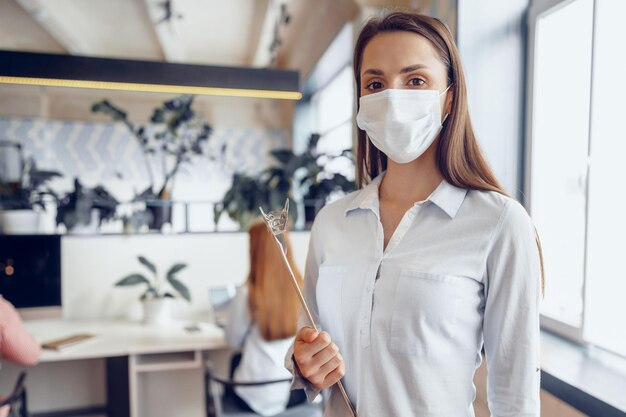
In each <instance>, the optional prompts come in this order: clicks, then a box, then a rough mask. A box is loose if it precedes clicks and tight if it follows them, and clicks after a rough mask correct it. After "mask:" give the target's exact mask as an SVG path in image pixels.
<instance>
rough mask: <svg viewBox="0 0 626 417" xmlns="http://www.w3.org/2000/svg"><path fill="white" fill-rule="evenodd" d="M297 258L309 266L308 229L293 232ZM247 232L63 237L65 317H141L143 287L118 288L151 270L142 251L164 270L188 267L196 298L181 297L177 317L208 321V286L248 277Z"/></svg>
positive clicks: (186, 271) (301, 264)
mask: <svg viewBox="0 0 626 417" xmlns="http://www.w3.org/2000/svg"><path fill="white" fill-rule="evenodd" d="M290 239H291V242H292V247H293V251H294V255H295V260H296V263H297V265H298V266H299V267H300V269H301V270H302V271H303V270H304V264H305V260H306V254H307V250H308V241H309V233H308V232H292V233H291V234H290ZM248 248H249V246H248V234H247V233H208V234H182V235H163V234H154V235H153V234H149V235H128V236H125V235H112V236H106V235H101V236H86V237H79V236H64V237H63V238H62V240H61V274H62V277H63V279H62V287H63V288H62V304H63V317H64V318H67V319H97V318H130V319H135V320H138V319H140V318H141V305H140V303H139V300H138V299H139V295H140V294H141V293H142V291H143V289H144V288H143V286H137V287H114V284H115V282H117V281H118V280H120V279H121V278H122V277H124V276H126V275H128V274H131V273H134V272H140V273H145V274H146V275H147V276H149V275H150V272H149V271H148V270H146V268H145V267H144V266H143V265H141V264H140V263H139V262H138V261H137V255H143V256H145V257H146V258H147V259H149V260H150V261H152V262H153V263H154V264H155V265H156V267H157V269H158V271H159V272H160V273H161V274H164V273H165V272H166V271H167V270H168V269H169V268H170V267H171V266H172V265H173V264H174V263H177V262H182V263H186V264H188V267H187V268H186V269H184V270H183V271H181V272H180V273H179V274H178V278H179V279H180V280H181V281H182V282H184V283H185V284H186V285H187V286H188V287H189V290H190V291H191V297H192V301H191V304H187V303H186V302H185V301H184V300H177V302H176V307H175V309H174V315H175V317H178V318H193V319H203V318H204V319H208V314H209V300H208V289H209V288H210V287H212V286H219V285H224V284H230V283H232V284H240V283H242V282H244V281H245V279H246V277H247V274H248V268H249V266H248V265H249V256H248V250H249V249H248Z"/></svg>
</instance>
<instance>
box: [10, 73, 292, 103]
mask: <svg viewBox="0 0 626 417" xmlns="http://www.w3.org/2000/svg"><path fill="white" fill-rule="evenodd" d="M0 84H19V85H38V86H46V87H72V88H93V89H99V90H124V91H142V92H147V93H174V94H196V95H208V96H228V97H250V98H273V99H280V100H300V99H301V98H302V93H300V92H299V91H276V90H247V89H239V88H218V87H196V86H186V85H166V84H137V83H121V82H110V81H84V80H63V79H55V78H29V77H6V76H0Z"/></svg>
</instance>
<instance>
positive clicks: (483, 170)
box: [353, 12, 544, 294]
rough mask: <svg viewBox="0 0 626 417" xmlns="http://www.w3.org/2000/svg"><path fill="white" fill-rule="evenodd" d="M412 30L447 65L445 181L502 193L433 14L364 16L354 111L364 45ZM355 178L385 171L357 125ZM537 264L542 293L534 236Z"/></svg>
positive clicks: (440, 160)
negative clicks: (379, 37) (386, 34)
mask: <svg viewBox="0 0 626 417" xmlns="http://www.w3.org/2000/svg"><path fill="white" fill-rule="evenodd" d="M398 31H403V32H413V33H416V34H418V35H420V36H423V37H424V38H426V39H428V40H429V41H430V43H431V44H432V45H433V46H434V48H435V50H436V52H437V54H438V56H439V59H440V61H441V62H442V63H443V64H444V65H445V66H446V68H447V76H448V80H447V81H448V82H447V84H448V85H449V86H450V90H451V91H452V93H453V95H452V108H451V110H450V114H449V115H448V117H447V119H446V122H445V123H444V125H443V128H442V129H441V133H440V134H439V144H438V149H437V166H438V167H439V170H440V171H441V174H442V175H443V177H444V179H445V180H446V181H448V182H449V183H450V184H452V185H455V186H457V187H460V188H466V189H471V190H483V191H495V192H497V193H500V194H503V195H507V196H508V194H507V193H506V191H504V187H503V186H502V184H501V183H500V181H498V179H497V178H496V176H495V174H494V173H493V170H492V169H491V167H490V166H489V163H488V162H487V160H486V159H485V157H484V156H483V153H482V151H481V149H480V146H479V145H478V141H477V140H476V135H475V134H474V129H473V128H472V122H471V120H470V117H469V110H468V104H467V90H466V84H465V75H464V74H463V68H462V66H461V56H460V54H459V51H458V50H457V48H456V45H455V43H454V38H453V36H452V34H451V33H450V31H449V30H448V28H447V27H446V26H445V25H444V24H443V23H442V22H441V21H440V20H439V19H436V18H434V17H430V16H424V15H418V14H411V13H403V12H395V13H391V14H389V15H387V16H384V17H382V18H373V19H370V20H369V21H368V22H367V23H366V24H365V26H364V27H363V29H362V30H361V33H360V34H359V37H358V39H357V41H356V45H355V47H354V59H353V66H354V78H355V80H356V96H357V110H358V108H359V98H360V97H361V61H362V58H363V51H364V50H365V47H366V46H367V44H368V43H369V42H370V41H371V40H372V39H373V38H374V37H375V36H376V35H377V34H379V33H384V32H398ZM356 153H357V156H356V180H357V186H358V187H363V186H365V185H366V184H367V183H369V182H370V181H371V180H372V179H373V178H375V177H376V176H378V175H379V174H380V173H381V172H382V171H384V170H386V169H387V155H385V154H384V153H382V152H381V151H379V150H378V149H377V148H376V147H375V146H374V145H373V144H372V142H371V141H370V140H369V139H368V138H367V134H366V133H365V131H364V130H361V129H359V128H358V127H357V152H356ZM536 241H537V249H538V250H539V258H540V263H541V292H542V294H543V292H544V279H543V275H544V271H543V253H542V250H541V243H540V241H539V237H538V236H536Z"/></svg>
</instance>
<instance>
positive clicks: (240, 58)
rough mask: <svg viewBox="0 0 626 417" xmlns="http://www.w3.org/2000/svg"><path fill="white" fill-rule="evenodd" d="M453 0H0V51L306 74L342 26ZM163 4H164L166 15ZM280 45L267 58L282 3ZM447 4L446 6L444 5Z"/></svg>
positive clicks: (428, 7) (423, 8) (303, 77)
mask: <svg viewBox="0 0 626 417" xmlns="http://www.w3.org/2000/svg"><path fill="white" fill-rule="evenodd" d="M452 2H453V0H438V1H435V0H432V1H431V0H170V1H167V0H80V1H77V0H0V49H9V50H20V51H36V52H50V53H67V54H73V55H85V56H99V57H110V58H126V59H142V60H158V61H168V62H181V63H196V64H206V65H219V66H245V67H249V66H253V67H268V66H271V67H277V68H286V69H294V70H298V71H300V73H301V75H302V79H305V78H306V77H307V76H308V74H309V73H310V71H311V70H312V69H313V67H314V66H315V63H316V62H317V61H318V59H319V58H320V57H321V56H322V54H323V53H324V51H325V50H326V48H327V47H328V46H329V45H330V43H331V42H332V40H333V39H334V37H335V36H336V35H337V34H338V33H339V31H340V30H341V28H342V27H343V26H344V24H345V23H346V22H348V21H353V20H354V19H355V18H356V17H357V16H359V13H361V14H363V12H364V10H368V9H380V8H383V7H388V8H389V7H391V8H402V9H412V10H421V11H424V12H432V7H433V4H446V5H448V4H450V3H452ZM166 4H169V5H170V6H171V7H170V8H169V11H170V19H169V20H165V21H164V18H165V17H166V14H167V10H166ZM282 5H285V6H286V9H287V13H288V15H289V16H290V21H289V23H288V24H287V25H280V26H279V31H278V35H279V38H280V39H281V41H282V42H281V45H280V46H279V47H278V49H277V58H276V60H275V61H274V62H271V56H270V45H271V43H272V41H273V40H274V38H275V36H274V34H275V28H276V23H277V21H278V19H279V17H280V11H281V6H282ZM444 8H445V9H449V8H450V7H449V6H445V7H444Z"/></svg>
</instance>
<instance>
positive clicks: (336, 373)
mask: <svg viewBox="0 0 626 417" xmlns="http://www.w3.org/2000/svg"><path fill="white" fill-rule="evenodd" d="M294 359H295V361H296V363H297V365H298V368H299V369H300V373H301V374H302V376H304V377H305V378H306V379H308V380H309V382H311V384H313V385H314V386H315V387H316V388H318V389H324V388H328V387H330V386H331V385H333V384H335V383H336V382H337V381H339V380H340V379H341V377H342V376H343V375H344V372H345V370H344V362H343V358H342V357H341V355H340V354H339V348H338V347H337V345H336V344H334V343H333V342H332V340H331V338H330V335H329V334H328V333H326V332H320V333H317V332H316V331H315V330H314V329H312V328H310V327H303V328H302V329H300V330H299V331H298V334H297V335H296V341H295V343H294Z"/></svg>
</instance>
